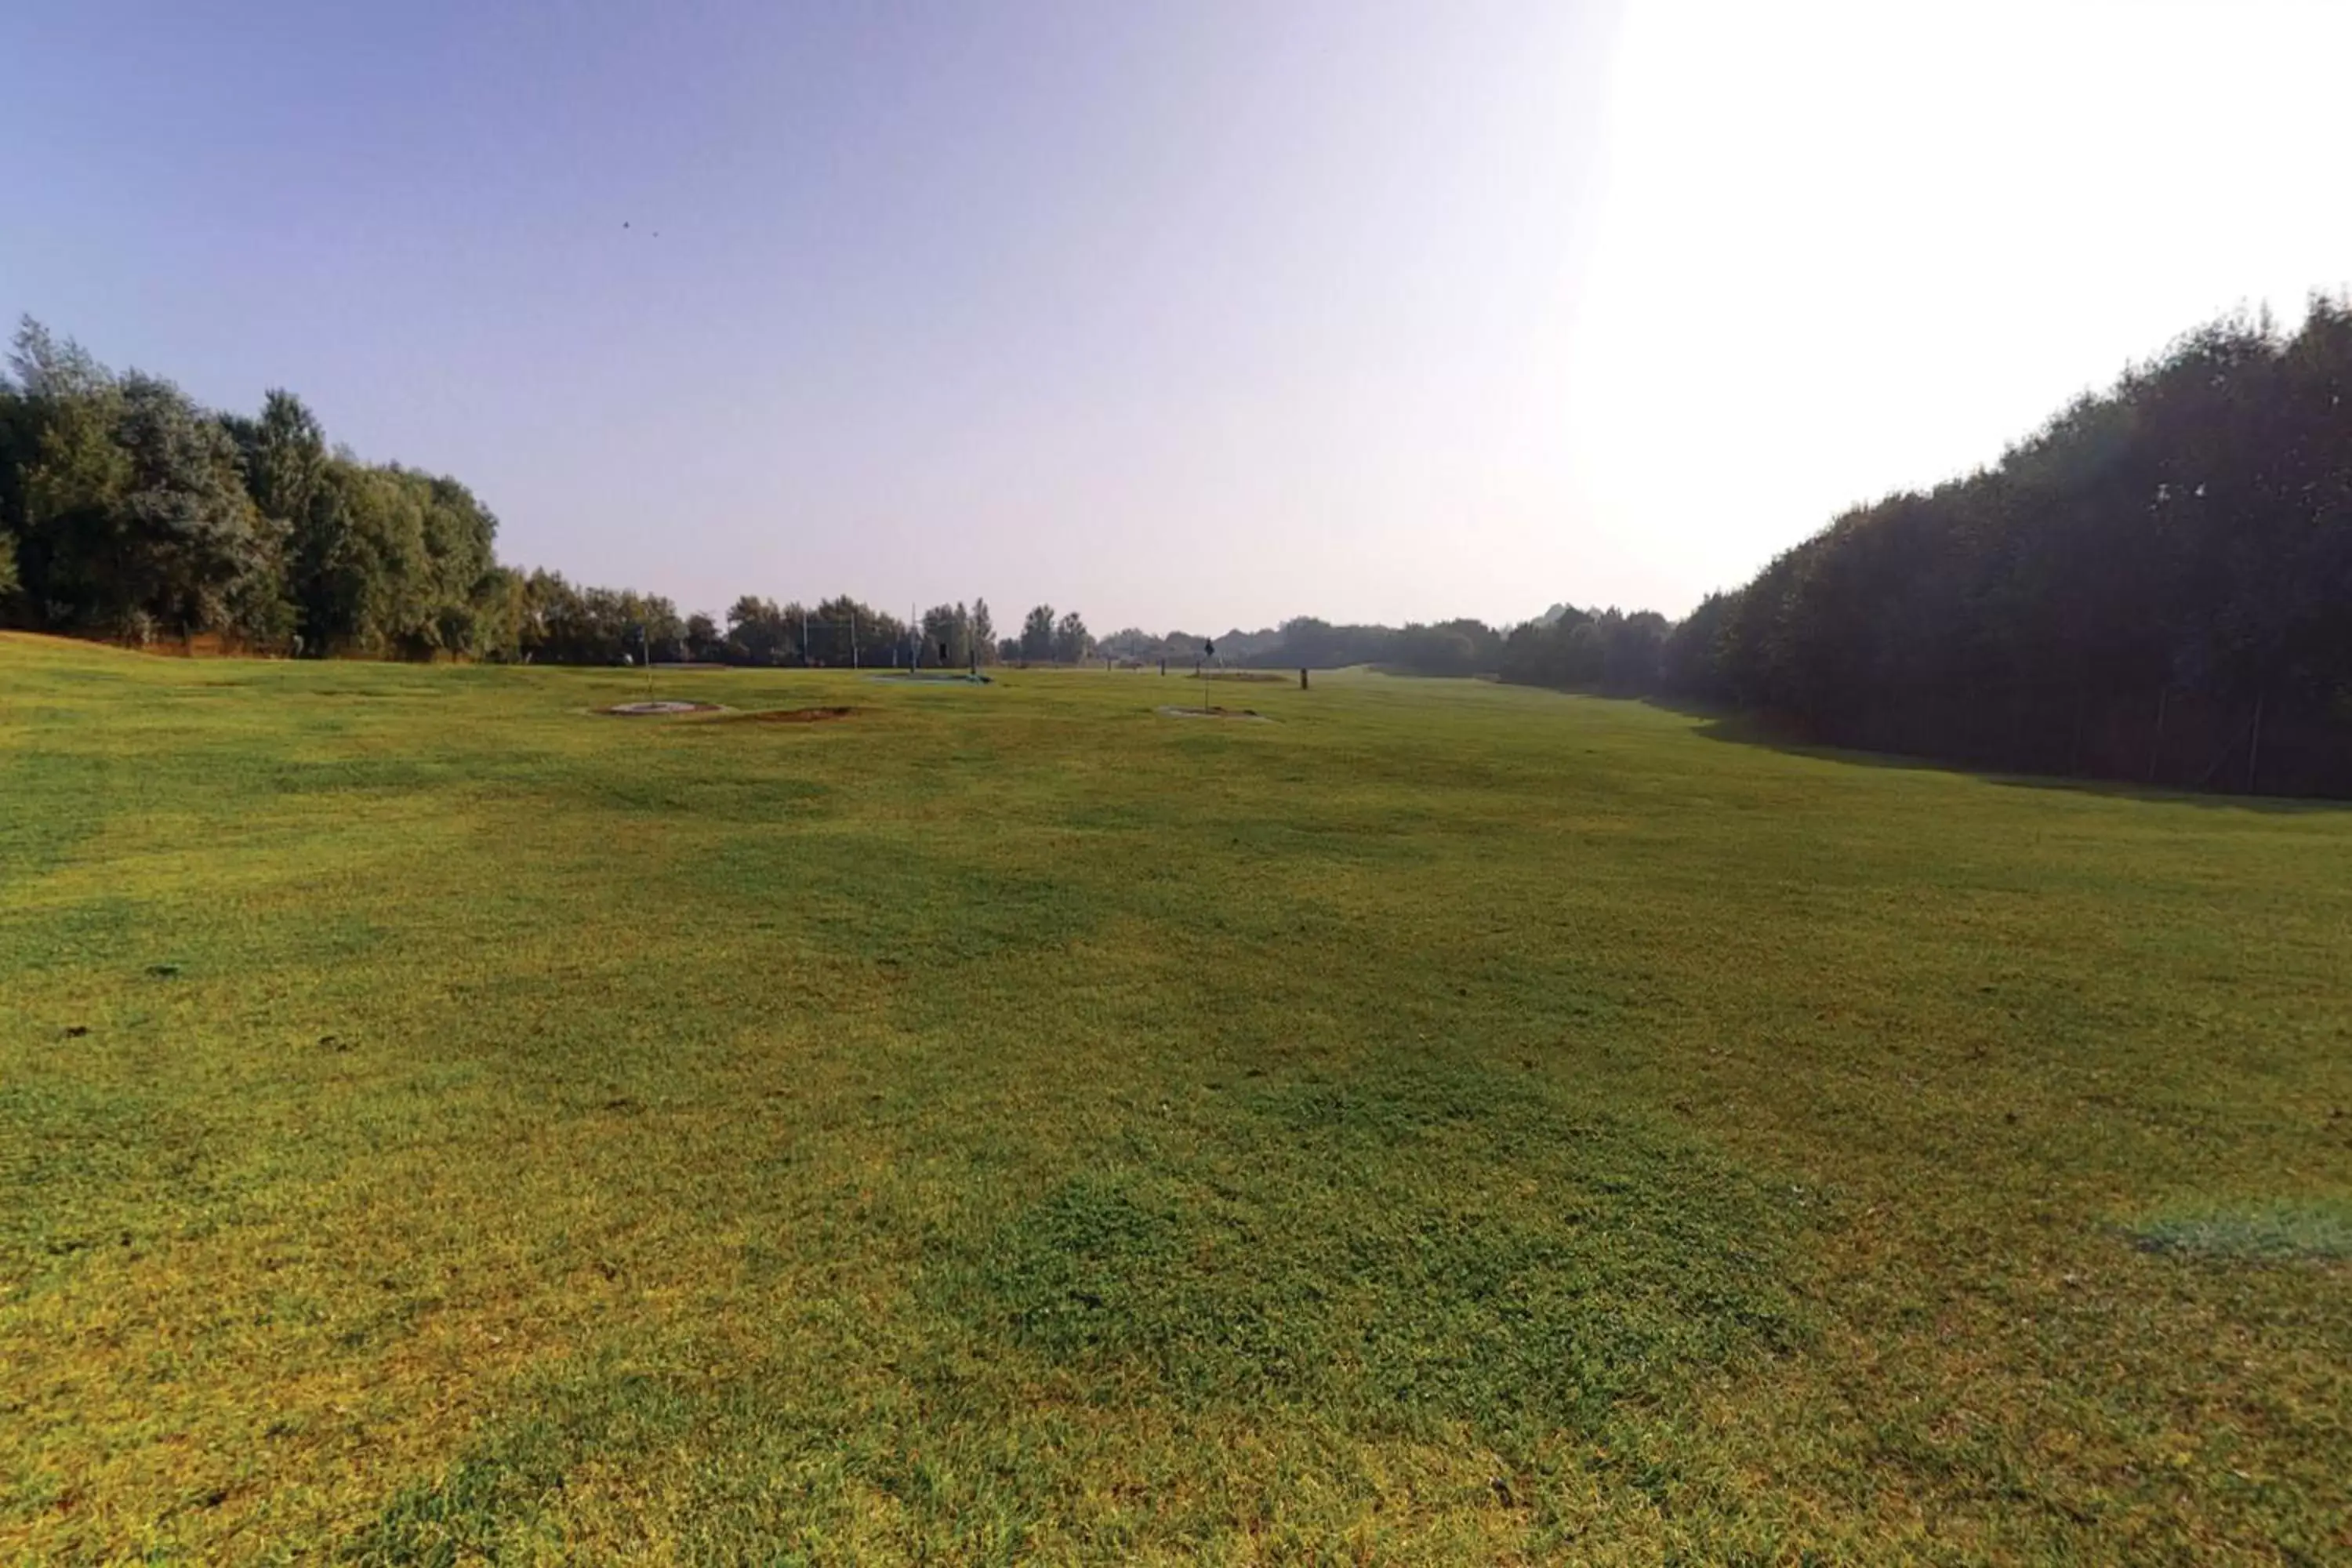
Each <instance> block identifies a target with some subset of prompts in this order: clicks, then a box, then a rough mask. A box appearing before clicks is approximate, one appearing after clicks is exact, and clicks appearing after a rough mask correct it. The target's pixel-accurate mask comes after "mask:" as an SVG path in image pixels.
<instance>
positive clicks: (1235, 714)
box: [1160, 703, 1274, 724]
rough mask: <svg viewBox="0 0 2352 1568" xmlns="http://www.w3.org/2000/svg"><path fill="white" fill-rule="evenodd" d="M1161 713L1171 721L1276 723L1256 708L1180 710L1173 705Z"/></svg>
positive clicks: (1165, 707)
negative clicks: (1203, 720)
mask: <svg viewBox="0 0 2352 1568" xmlns="http://www.w3.org/2000/svg"><path fill="white" fill-rule="evenodd" d="M1160 712H1162V713H1165V714H1166V715H1168V717H1170V718H1171V719H1237V720H1240V721H1242V722H1243V723H1245V724H1271V723H1273V722H1274V721H1273V720H1271V719H1269V718H1267V717H1266V716H1265V714H1263V713H1261V712H1259V711H1258V710H1256V709H1255V708H1217V707H1208V708H1179V707H1176V706H1175V705H1173V704H1172V703H1171V704H1170V705H1167V706H1164V707H1162V708H1161V709H1160Z"/></svg>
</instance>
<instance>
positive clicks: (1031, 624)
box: [1018, 605, 1055, 664]
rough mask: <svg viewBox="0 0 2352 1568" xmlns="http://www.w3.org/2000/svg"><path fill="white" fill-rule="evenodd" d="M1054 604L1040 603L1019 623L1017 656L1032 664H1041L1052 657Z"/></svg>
mask: <svg viewBox="0 0 2352 1568" xmlns="http://www.w3.org/2000/svg"><path fill="white" fill-rule="evenodd" d="M1054 629H1055V628H1054V606H1053V605H1038V606H1037V607H1036V608H1035V609H1034V610H1032V611H1030V612H1029V616H1028V618H1027V619H1025V620H1024V621H1023V622H1022V623H1021V651H1020V654H1019V656H1018V657H1020V658H1024V659H1026V660H1028V661H1029V662H1030V663H1032V664H1043V663H1045V661H1046V660H1048V659H1050V658H1053V657H1054Z"/></svg>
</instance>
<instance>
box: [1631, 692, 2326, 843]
mask: <svg viewBox="0 0 2352 1568" xmlns="http://www.w3.org/2000/svg"><path fill="white" fill-rule="evenodd" d="M1642 700H1643V703H1644V704H1645V705H1647V706H1649V707H1652V708H1655V709H1657V710H1660V711H1661V712H1666V713H1676V714H1680V715H1681V716H1682V717H1684V718H1685V719H1692V720H1696V721H1697V722H1696V724H1695V725H1694V726H1693V728H1692V732H1693V733H1695V734H1697V735H1700V736H1703V737H1705V738H1706V739H1707V740H1710V741H1728V742H1733V743H1734V744H1737V745H1742V746H1760V747H1762V748H1763V749H1765V750H1766V751H1770V752H1781V753H1782V754H1784V755H1787V756H1792V757H1811V758H1813V759H1815V760H1817V761H1821V762H1831V763H1851V764H1853V765H1854V766H1856V767H1865V768H1893V769H1895V770H1897V771H1899V772H1904V773H1957V774H1961V775H1963V776H1966V777H1969V778H1975V779H1982V780H1984V781H1985V782H1986V783H1988V784H2000V786H2002V787H2003V788H2005V789H2041V790H2057V791H2061V792H2063V793H2065V794H2070V795H2099V796H2103V797H2105V798H2107V799H2111V800H2137V801H2146V802H2147V803H2149V804H2151V805H2194V806H2202V807H2205V808H2207V809H2209V810H2224V811H2254V812H2263V813H2266V814H2269V815H2272V816H2312V815H2316V814H2321V813H2336V812H2345V811H2352V801H2345V800H2330V799H2326V798H2324V797H2320V796H2314V795H2223V794H2220V793H2216V792H2213V791H2210V790H2194V789H2189V788H2186V787H2184V786H2181V785H2177V784H2173V785H2166V784H2133V783H2130V782H2128V781H2126V780H2122V779H2099V778H2082V777H2070V776H2068V775H2065V774H2062V773H2017V772H2013V771H2010V770H2005V769H2000V768H1989V767H1983V766H1979V765H1976V764H1971V763H1959V762H1949V761H1945V760H1942V759H1938V758H1935V757H1922V756H1914V755H1911V754H1909V753H1906V752H1867V751H1861V750H1857V749H1855V748H1852V747H1847V746H1825V745H1821V744H1818V743H1816V742H1810V741H1806V740H1803V739H1802V738H1801V737H1799V736H1796V735H1793V734H1791V733H1790V732H1789V731H1787V730H1786V729H1784V728H1781V727H1780V726H1778V725H1775V724H1774V723H1772V722H1771V721H1769V720H1766V719H1762V718H1759V717H1758V716H1757V715H1755V714H1753V713H1740V712H1735V711H1730V710H1725V709H1721V708H1710V707H1706V706H1705V705H1703V704H1699V703H1694V702H1677V701H1669V700H1665V699H1664V698H1657V697H1646V698H1643V699H1642Z"/></svg>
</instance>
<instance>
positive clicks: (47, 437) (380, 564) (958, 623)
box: [0, 318, 1094, 666]
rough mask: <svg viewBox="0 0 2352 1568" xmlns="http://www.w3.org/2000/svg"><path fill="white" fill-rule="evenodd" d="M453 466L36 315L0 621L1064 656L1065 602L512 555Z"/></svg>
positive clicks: (597, 658) (578, 657)
mask: <svg viewBox="0 0 2352 1568" xmlns="http://www.w3.org/2000/svg"><path fill="white" fill-rule="evenodd" d="M497 536H498V519H497V518H496V517H495V516H493V515H492V514H491V512H490V510H489V509H488V508H487V507H485V506H484V505H482V503H481V502H480V500H478V499H477V498H476V497H475V495H474V494H473V492H472V491H471V490H469V489H467V488H466V487H465V486H464V485H463V484H461V483H459V482H458V481H457V480H456V479H448V478H446V477H443V476H439V475H435V474H428V473H425V472H422V471H420V470H417V469H415V468H404V467H403V466H401V465H400V464H397V463H368V462H363V461H362V460H361V459H360V458H358V457H357V456H355V455H354V454H353V453H352V451H351V450H350V449H349V448H348V447H340V446H337V447H330V446H329V445H328V442H327V437H326V433H325V431H324V430H323V429H322V428H321V427H320V423H319V420H318V417H317V416H316V415H314V414H312V413H311V411H310V408H309V407H307V406H306V405H304V404H303V402H302V400H301V399H300V398H299V397H297V396H295V395H293V394H292V393H290V392H285V391H272V392H270V393H268V395H266V396H265V397H264V398H263V400H262V405H261V408H260V410H259V411H258V412H257V413H256V414H253V415H249V416H248V415H243V414H223V413H217V412H215V411H213V410H210V409H207V408H205V407H203V406H201V405H198V404H197V403H196V402H195V401H194V399H193V398H191V397H189V396H188V395H187V394H186V393H184V392H183V391H182V390H181V389H180V388H179V387H177V386H175V385H173V384H172V383H170V382H168V381H165V380H163V379H162V378H160V377H157V376H152V375H148V374H143V373H141V372H138V371H129V372H121V373H117V372H114V371H111V370H110V369H108V368H107V367H106V366H104V365H102V364H100V363H98V361H97V360H95V359H94V358H92V357H91V355H90V354H89V353H88V351H86V350H85V349H83V348H82V347H81V346H80V345H79V344H78V343H76V342H73V341H72V340H70V339H59V338H58V337H57V336H56V335H54V334H53V333H51V332H50V331H48V330H47V328H45V327H43V326H42V325H41V324H40V323H39V322H37V321H32V320H30V319H29V318H28V319H26V321H24V322H23V323H22V324H21V325H20V326H19V328H18V330H17V332H16V339H15V342H14V345H13V348H12V351H11V353H10V354H9V357H8V363H7V371H6V374H0V626H19V627H26V628H30V629H34V630H44V631H53V632H59V633H63V634H67V635H70V636H79V637H100V638H106V639H110V640H115V641H121V642H127V643H131V644H137V645H145V644H150V643H153V642H156V641H159V640H180V641H187V640H194V639H197V638H207V639H213V640H215V641H216V642H218V643H220V644H222V645H225V646H229V647H244V648H247V649H252V650H256V651H265V652H280V653H296V654H308V655H311V656H316V657H325V656H329V655H347V656H357V657H366V658H435V657H457V658H480V659H531V660H539V661H543V662H551V663H561V664H618V663H621V662H623V661H625V660H629V661H635V660H637V659H643V658H653V659H657V660H666V661H686V660H692V661H699V662H715V663H727V664H749V665H841V666H847V665H855V664H872V665H898V664H907V663H913V662H920V663H923V664H926V665H937V664H947V665H953V666H969V665H975V664H990V663H994V662H997V661H999V660H1005V661H1013V660H1021V661H1026V662H1032V663H1040V662H1059V663H1077V662H1081V661H1083V660H1086V659H1087V658H1091V657H1093V654H1094V639H1093V637H1092V636H1091V635H1090V634H1089V633H1088V631H1087V624H1086V620H1085V618H1084V617H1083V616H1080V615H1078V614H1077V613H1076V612H1075V611H1070V612H1066V613H1060V614H1057V613H1056V612H1055V610H1054V609H1053V608H1052V607H1051V606H1050V605H1038V606H1037V607H1036V608H1035V609H1033V610H1032V611H1030V613H1029V616H1028V617H1027V619H1026V620H1025V621H1024V623H1023V624H1022V626H1021V627H1020V629H1019V631H1018V633H1017V635H1015V636H1012V637H1003V638H1000V637H998V636H997V631H996V626H995V623H994V621H993V619H992V616H991V614H990V611H989V607H988V602H987V601H986V600H984V599H981V600H975V601H973V602H972V603H971V604H970V605H962V604H955V605H934V606H933V607H932V608H930V609H929V610H927V611H925V612H923V614H922V615H921V616H919V617H918V618H917V619H915V620H913V621H902V620H900V619H899V618H898V617H897V616H892V615H890V614H888V613H887V612H886V611H882V610H877V609H876V608H875V607H874V606H872V605H866V604H861V603H859V602H858V601H857V600H856V599H853V598H849V597H847V596H840V597H835V598H831V599H824V600H820V601H818V602H817V603H815V604H814V605H803V604H800V603H797V602H794V603H789V604H783V605H778V604H776V603H775V602H773V601H772V600H769V599H763V598H760V597H757V596H755V595H745V596H743V597H741V598H740V599H738V600H737V601H736V602H735V604H734V605H733V606H732V607H731V608H730V610H729V611H728V613H727V615H726V616H725V618H724V620H723V621H721V620H720V619H719V618H717V617H714V616H709V615H707V614H694V615H685V616H681V615H680V614H679V613H678V609H677V605H676V604H675V603H673V602H672V601H671V600H669V599H667V598H666V597H664V596H662V595H657V594H642V593H637V592H635V591H634V590H629V589H620V588H598V587H588V586H584V585H580V584H573V583H571V582H569V581H567V580H566V579H565V578H564V577H563V576H562V574H560V573H556V572H550V571H544V570H536V571H522V570H519V569H517V568H514V567H511V566H507V565H503V564H501V563H499V560H498V558H497V555H496V553H495V552H494V548H493V546H494V544H495V542H496V540H497Z"/></svg>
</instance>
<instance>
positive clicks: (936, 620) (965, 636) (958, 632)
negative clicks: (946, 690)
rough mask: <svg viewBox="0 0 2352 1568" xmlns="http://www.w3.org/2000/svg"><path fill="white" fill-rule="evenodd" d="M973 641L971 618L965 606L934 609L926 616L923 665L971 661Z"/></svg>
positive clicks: (933, 606)
mask: <svg viewBox="0 0 2352 1568" xmlns="http://www.w3.org/2000/svg"><path fill="white" fill-rule="evenodd" d="M921 641H922V660H921V662H923V663H924V664H942V663H944V664H951V665H952V664H962V663H964V662H965V661H966V659H967V658H968V657H969V649H970V644H971V617H970V616H967V615H966V614H965V612H964V608H963V606H962V605H932V606H931V607H930V608H929V609H928V610H925V611H924V612H923V626H922V637H921ZM942 649H944V650H945V651H944V652H942V651H941V650H942Z"/></svg>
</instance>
